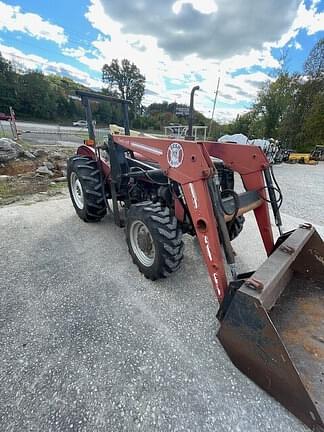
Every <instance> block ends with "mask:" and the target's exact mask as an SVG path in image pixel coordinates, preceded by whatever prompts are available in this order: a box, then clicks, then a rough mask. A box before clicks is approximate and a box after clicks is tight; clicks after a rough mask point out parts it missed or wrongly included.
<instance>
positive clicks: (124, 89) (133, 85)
mask: <svg viewBox="0 0 324 432" xmlns="http://www.w3.org/2000/svg"><path fill="white" fill-rule="evenodd" d="M102 80H103V82H104V83H107V84H108V85H109V87H110V89H112V90H113V89H117V91H118V93H119V96H120V97H121V98H122V99H128V100H130V101H131V102H132V106H131V107H130V110H131V111H132V112H133V113H134V114H136V113H138V112H139V110H140V107H141V102H142V99H143V96H144V90H145V76H144V75H142V74H141V72H140V70H139V68H138V67H137V66H136V65H135V64H134V63H131V62H130V61H129V60H127V59H123V60H122V61H121V64H119V62H118V60H117V59H114V60H112V62H111V64H110V65H108V64H105V65H104V66H103V68H102Z"/></svg>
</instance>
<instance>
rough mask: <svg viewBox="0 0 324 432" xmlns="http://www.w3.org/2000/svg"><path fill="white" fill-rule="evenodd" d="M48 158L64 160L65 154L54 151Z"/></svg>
mask: <svg viewBox="0 0 324 432" xmlns="http://www.w3.org/2000/svg"><path fill="white" fill-rule="evenodd" d="M50 158H51V159H66V154H64V153H60V152H57V151H55V152H53V153H51V155H50Z"/></svg>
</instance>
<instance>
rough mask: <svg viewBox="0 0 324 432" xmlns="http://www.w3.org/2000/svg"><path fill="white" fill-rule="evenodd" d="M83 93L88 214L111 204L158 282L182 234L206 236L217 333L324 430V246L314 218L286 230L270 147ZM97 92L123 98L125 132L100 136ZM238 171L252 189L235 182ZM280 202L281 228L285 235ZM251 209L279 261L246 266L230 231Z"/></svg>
mask: <svg viewBox="0 0 324 432" xmlns="http://www.w3.org/2000/svg"><path fill="white" fill-rule="evenodd" d="M77 94H78V95H79V96H80V97H81V99H82V103H83V104H84V106H85V109H86V116H87V122H88V129H89V140H87V141H86V142H85V144H84V145H81V146H80V147H79V148H78V150H77V154H76V155H75V156H73V157H72V158H71V159H70V160H69V163H68V184H69V190H70V195H71V199H72V203H73V205H74V208H75V210H76V212H77V214H78V215H79V217H80V218H81V219H83V220H84V221H86V222H97V221H100V220H101V219H102V218H103V217H104V216H105V215H106V213H107V210H108V211H109V212H111V213H112V214H113V217H114V221H115V223H116V224H117V225H118V226H120V227H125V231H126V241H127V245H128V249H129V252H130V255H131V257H132V260H133V261H134V263H135V264H136V265H137V267H138V268H139V270H140V272H142V273H143V274H144V275H145V276H146V277H147V278H149V279H151V280H156V279H158V278H164V277H167V276H168V275H170V274H171V273H173V272H175V271H177V270H178V269H179V268H180V266H181V261H182V258H183V253H184V244H183V241H182V235H183V234H184V233H187V234H190V235H192V236H196V237H197V239H198V241H199V244H200V248H201V253H202V256H203V258H204V261H205V264H206V267H207V270H208V272H209V275H210V279H211V283H212V285H213V287H214V290H215V294H216V296H217V299H218V301H219V310H218V314H217V317H218V319H219V321H220V324H221V325H220V329H219V332H218V338H219V339H220V341H221V343H222V345H223V347H224V348H225V350H226V352H227V353H228V355H229V357H230V358H231V360H232V361H233V362H234V364H235V365H236V366H237V367H238V368H239V369H240V370H241V371H242V372H244V373H245V374H246V375H248V376H249V377H250V378H252V379H253V380H254V381H255V382H256V383H257V384H258V385H260V386H261V387H262V388H263V389H265V390H266V391H267V392H269V393H270V394H271V395H273V396H274V397H275V398H277V399H278V400H279V401H280V402H281V403H283V404H284V405H285V406H286V407H287V408H288V409H289V410H290V411H292V412H293V413H294V414H295V415H296V416H297V417H299V418H300V419H301V420H302V421H304V422H305V423H306V424H307V425H309V426H310V427H311V428H314V430H315V428H317V429H316V430H320V431H323V430H324V424H323V419H324V391H323V389H324V384H323V379H324V361H323V359H324V345H323V343H324V339H323V336H324V321H323V316H324V290H323V288H324V246H323V242H322V240H321V238H320V237H319V235H318V234H317V232H316V231H315V229H314V228H313V227H312V226H311V225H308V224H305V225H302V226H300V227H299V228H297V229H296V230H294V231H291V232H288V233H282V227H281V226H282V223H281V217H280V212H279V207H280V203H281V201H282V195H281V192H280V188H279V186H278V184H277V182H276V180H275V177H274V174H273V171H272V167H271V166H270V164H269V162H268V160H267V158H266V157H265V155H264V153H263V152H262V150H261V149H259V148H257V147H255V146H249V145H238V144H231V143H219V142H212V141H205V142H196V141H193V140H192V139H191V137H190V127H189V136H188V137H187V139H185V140H178V139H157V138H152V137H145V136H143V137H142V136H136V137H135V136H130V135H129V125H128V114H127V112H128V111H127V110H128V105H127V101H125V100H119V99H114V98H111V97H108V96H104V95H100V94H94V93H88V92H83V91H79V92H77ZM90 100H97V101H100V100H109V101H113V102H117V103H120V104H121V105H122V108H123V112H124V130H125V135H110V136H109V137H108V139H107V142H105V143H104V144H103V145H96V141H95V134H94V130H93V124H92V116H91V106H90ZM191 124H192V123H191ZM233 171H234V172H237V173H238V174H239V175H240V176H241V179H242V182H243V185H244V187H245V192H243V193H240V194H238V193H237V192H235V191H234V189H233V176H232V175H231V173H232V172H233ZM269 205H270V207H271V209H272V211H273V215H274V219H275V223H276V225H277V226H278V228H279V232H280V236H279V238H278V240H277V241H276V242H274V239H273V233H272V228H271V223H270V216H269ZM248 211H254V214H255V218H256V221H257V224H258V228H259V231H260V234H261V237H262V240H263V244H264V247H265V250H266V252H267V255H268V259H267V260H266V261H265V263H264V264H262V266H261V267H260V268H259V269H257V270H254V269H253V270H252V271H251V272H249V273H245V274H238V272H237V268H236V263H235V254H234V252H233V249H232V246H231V240H232V239H233V238H234V237H236V236H237V235H238V234H239V233H240V231H241V230H242V228H243V222H244V217H243V215H244V214H245V213H246V212H248ZM223 251H224V255H223ZM224 257H225V258H224ZM226 267H228V268H229V270H230V274H231V276H230V278H228V276H227V272H226ZM180 277H181V273H179V278H180ZM306 306H307V309H306ZM306 310H307V314H306V312H305V311H306ZM319 311H321V314H322V315H321V316H322V318H321V319H320V318H319V315H318V312H319ZM307 347H311V348H309V349H307Z"/></svg>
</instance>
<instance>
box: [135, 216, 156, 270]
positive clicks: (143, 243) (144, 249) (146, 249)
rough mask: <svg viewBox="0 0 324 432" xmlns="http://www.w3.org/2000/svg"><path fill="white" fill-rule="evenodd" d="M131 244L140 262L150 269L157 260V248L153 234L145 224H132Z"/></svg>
mask: <svg viewBox="0 0 324 432" xmlns="http://www.w3.org/2000/svg"><path fill="white" fill-rule="evenodd" d="M130 242H131V246H132V249H133V251H134V253H135V255H136V256H137V258H138V259H139V261H140V262H141V263H142V264H143V265H144V266H145V267H150V266H151V265H152V264H153V263H154V259H155V246H154V242H153V238H152V236H151V233H150V231H149V229H148V228H147V226H146V225H145V224H144V223H143V222H141V221H135V222H133V223H132V225H131V227H130Z"/></svg>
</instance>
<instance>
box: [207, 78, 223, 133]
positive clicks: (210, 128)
mask: <svg viewBox="0 0 324 432" xmlns="http://www.w3.org/2000/svg"><path fill="white" fill-rule="evenodd" d="M219 83H220V76H219V77H218V81H217V88H216V92H215V98H214V105H213V111H212V116H211V119H210V123H209V130H208V138H209V137H210V133H211V130H212V124H213V120H214V113H215V106H216V101H217V96H218V90H219Z"/></svg>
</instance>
